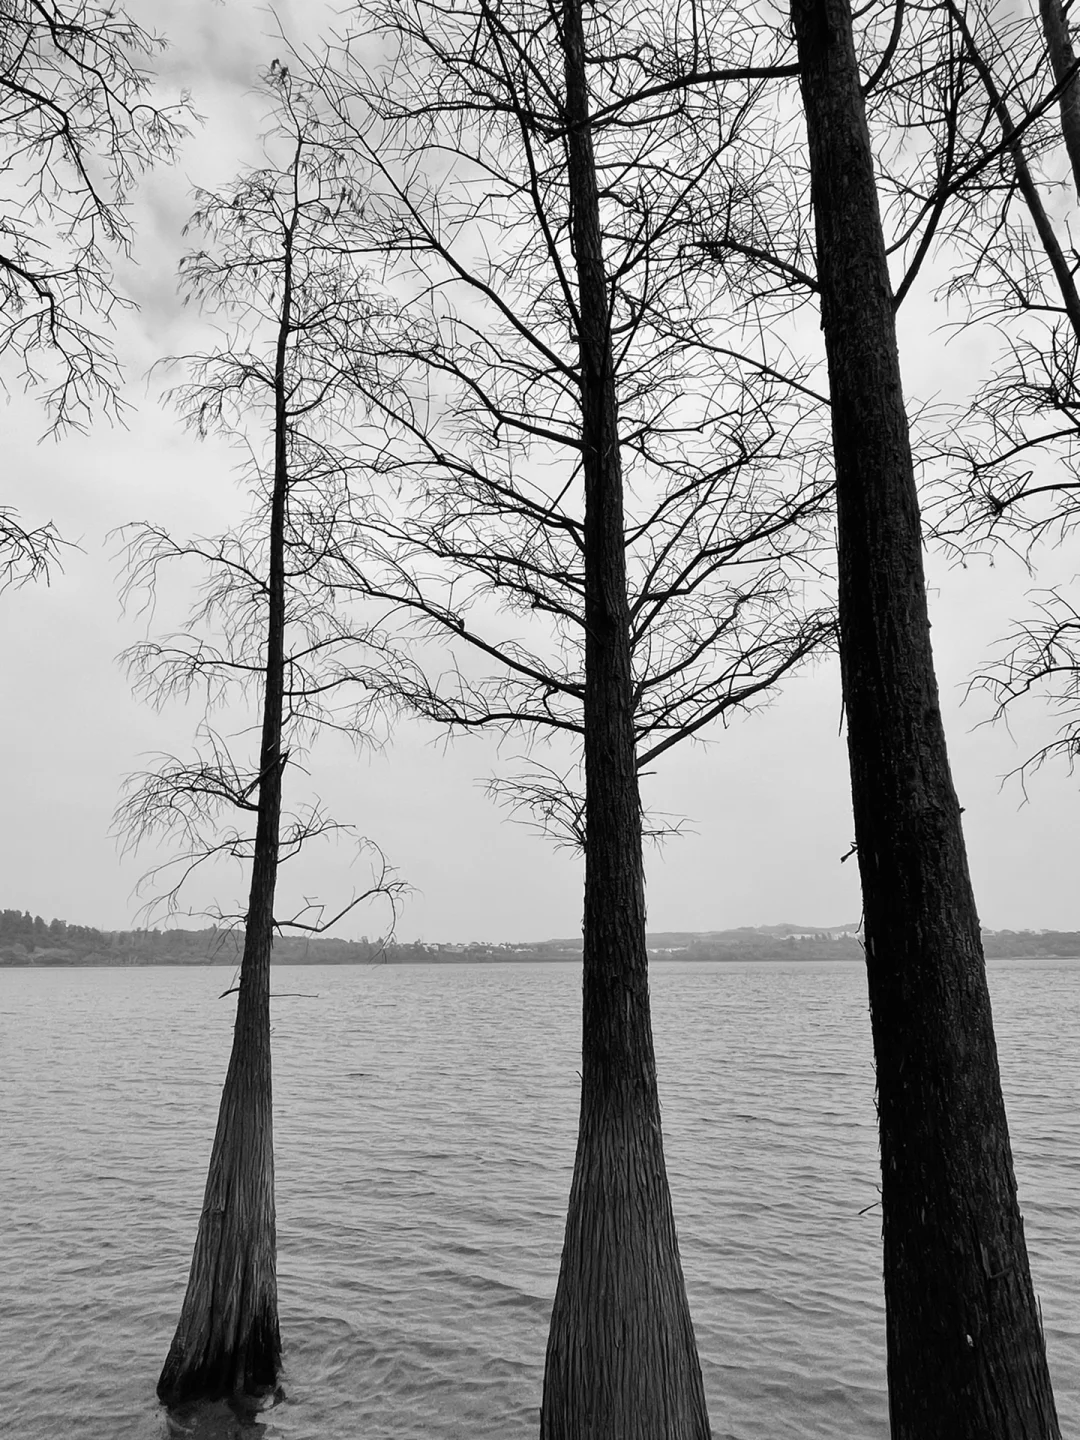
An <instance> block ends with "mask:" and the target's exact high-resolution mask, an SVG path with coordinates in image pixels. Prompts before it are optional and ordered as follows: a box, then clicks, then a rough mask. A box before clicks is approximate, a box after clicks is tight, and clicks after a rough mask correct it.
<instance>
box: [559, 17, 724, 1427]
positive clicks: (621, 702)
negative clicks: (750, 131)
mask: <svg viewBox="0 0 1080 1440" xmlns="http://www.w3.org/2000/svg"><path fill="white" fill-rule="evenodd" d="M563 16H564V26H565V33H564V46H565V54H566V88H567V124H568V126H569V127H570V136H569V140H568V146H569V178H570V187H571V206H572V238H573V246H574V255H575V262H576V266H577V275H578V287H579V306H580V317H579V318H580V356H581V384H582V427H583V440H584V453H583V466H584V477H585V568H586V642H585V644H586V649H585V780H586V846H585V915H584V957H583V965H584V980H583V987H584V995H583V1014H582V1076H581V1079H582V1086H581V1117H580V1127H579V1132H578V1146H577V1156H576V1160H575V1164H574V1178H573V1183H572V1186H571V1190H570V1203H569V1209H568V1213H567V1221H566V1238H565V1243H564V1248H563V1255H562V1265H561V1268H560V1273H559V1282H558V1288H557V1290H556V1295H555V1304H554V1308H553V1311H552V1316H551V1331H550V1335H549V1339H548V1348H547V1365H546V1371H545V1376H544V1396H543V1405H542V1409H541V1418H540V1433H541V1436H542V1440H709V1433H710V1432H709V1422H708V1416H707V1413H706V1408H705V1395H704V1390H703V1387H702V1381H701V1368H700V1365H699V1363H698V1358H697V1349H696V1345H695V1341H694V1332H693V1326H692V1324H691V1320H690V1310H689V1305H688V1303H687V1299H686V1289H685V1286H684V1283H683V1275H682V1265H681V1262H680V1260H679V1246H678V1240H677V1237H676V1234H675V1221H674V1216H673V1214H672V1208H671V1195H670V1192H669V1189H668V1182H667V1172H666V1169H665V1165H664V1146H663V1138H662V1135H661V1127H660V1103H659V1098H658V1094H657V1087H656V1061H655V1057H654V1053H653V1039H652V1023H651V1019H650V1014H649V975H648V955H647V952H646V948H645V888H644V879H643V867H642V841H641V804H640V799H639V795H638V781H637V767H636V755H635V743H634V723H633V702H632V670H631V651H630V617H629V606H628V601H627V593H626V557H625V548H624V538H623V507H622V472H621V465H620V457H619V443H618V422H617V410H616V397H615V381H614V372H613V361H612V346H611V337H610V321H609V313H608V289H607V281H606V276H605V271H604V260H603V247H602V241H601V233H600V216H599V199H598V194H597V184H596V171H595V163H594V159H593V150H592V140H591V136H590V133H589V128H588V127H589V110H588V93H587V87H586V79H585V61H584V38H583V34H582V24H581V12H580V8H579V0H566V4H565V7H564V11H563Z"/></svg>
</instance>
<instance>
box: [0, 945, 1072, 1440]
mask: <svg viewBox="0 0 1080 1440" xmlns="http://www.w3.org/2000/svg"><path fill="white" fill-rule="evenodd" d="M231 973H232V972H231V971H229V970H228V969H225V968H214V969H202V968H200V969H193V970H181V969H168V970H140V969H136V970H115V969H114V970H36V969H25V970H23V969H19V970H12V969H6V970H0V1071H2V1074H3V1081H4V1083H3V1086H2V1087H0V1133H2V1135H3V1149H2V1151H0V1293H2V1297H3V1303H2V1304H0V1357H2V1360H3V1363H2V1365H0V1434H3V1435H4V1436H8V1435H10V1436H12V1437H15V1440H60V1437H63V1440H83V1437H86V1440H97V1437H101V1440H114V1437H115V1440H126V1437H132V1440H136V1437H137V1440H163V1437H165V1436H166V1435H167V1434H170V1433H173V1434H178V1433H182V1432H181V1431H179V1430H177V1429H172V1430H170V1429H168V1428H167V1425H166V1417H165V1415H164V1413H163V1412H162V1410H161V1409H160V1407H159V1406H158V1405H157V1403H156V1400H155V1396H154V1385H155V1383H156V1380H157V1376H158V1373H159V1370H160V1367H161V1364H162V1361H163V1360H164V1356H165V1352H166V1349H167V1348H168V1344H169V1341H170V1339H171V1337H172V1331H173V1327H174V1326H175V1323H176V1319H177V1316H178V1314H179V1307H180V1302H181V1299H182V1296H183V1290H184V1285H185V1283H186V1279H187V1267H188V1263H189V1261H190V1256H191V1246H192V1244H193V1242H194V1238H195V1229H196V1225H197V1221H198V1214H199V1208H200V1204H201V1200H202V1186H203V1181H204V1178H205V1170H206V1164H207V1160H208V1158H209V1151H210V1142H211V1139H212V1135H213V1127H214V1121H215V1118H216V1113H217V1103H218V1097H219V1094H220V1088H221V1083H222V1080H223V1078H224V1073H225V1066H226V1062H227V1058H228V1049H229V1043H230V1039H231V1024H232V1015H233V1005H234V1001H233V999H232V998H231V997H230V998H229V999H224V1000H219V999H218V996H219V995H220V993H221V991H222V990H225V989H226V988H227V986H228V985H229V983H230V976H231ZM990 976H991V989H992V993H993V998H994V1012H995V1020H996V1024H997V1032H998V1044H999V1049H1000V1052H1001V1064H1002V1073H1003V1078H1004V1084H1005V1091H1006V1100H1007V1102H1008V1107H1009V1118H1010V1124H1011V1128H1012V1134H1013V1143H1014V1149H1015V1152H1016V1162H1017V1171H1018V1176H1019V1181H1020V1196H1021V1203H1022V1206H1023V1209H1024V1212H1025V1221H1026V1229H1027V1236H1028V1244H1029V1250H1030V1254H1031V1262H1032V1270H1033V1273H1034V1276H1035V1284H1036V1289H1037V1290H1038V1292H1039V1294H1040V1297H1041V1302H1042V1308H1043V1317H1044V1323H1045V1328H1046V1336H1047V1345H1048V1349H1049V1353H1050V1362H1051V1369H1052V1371H1053V1376H1054V1381H1055V1388H1056V1393H1057V1399H1058V1408H1059V1412H1060V1415H1061V1421H1062V1430H1063V1432H1064V1433H1065V1434H1069V1433H1075V1432H1077V1431H1078V1430H1080V1343H1078V1342H1080V1105H1078V1100H1080V1096H1078V1094H1077V1088H1078V1087H1077V1073H1078V1065H1077V1059H1078V1056H1077V1051H1078V1044H1077V1040H1078V1035H1080V963H1077V962H1075V961H1060V960H1038V961H1023V962H1018V961H1000V962H991V965H990ZM274 989H275V992H276V995H277V998H276V999H275V1002H274V1055H275V1126H276V1148H277V1193H278V1244H279V1290H280V1305H281V1326H282V1338H283V1343H284V1351H285V1366H286V1369H285V1375H284V1377H283V1383H284V1388H285V1392H286V1396H287V1398H286V1399H285V1401H284V1402H283V1403H281V1404H279V1405H277V1406H275V1407H273V1408H272V1409H268V1410H265V1411H263V1412H262V1414H261V1415H260V1416H259V1417H258V1421H257V1424H256V1427H255V1428H254V1429H248V1430H246V1431H244V1432H243V1433H245V1434H246V1435H262V1436H264V1437H265V1440H278V1437H282V1440H285V1437H289V1440H346V1437H349V1440H419V1437H439V1440H484V1437H491V1440H525V1437H532V1436H535V1434H536V1429H537V1420H538V1407H539V1402H540V1388H541V1382H542V1377H543V1357H544V1345H545V1340H546V1334H547V1322H548V1316H549V1312H550V1307H551V1300H552V1296H553V1294H554V1289H555V1281H556V1278H557V1273H558V1264H559V1252H560V1248H561V1243H562V1225H563V1217H564V1212H565V1205H566V1198H567V1193H568V1189H569V1182H570V1167H571V1164H572V1160H573V1149H574V1138H575V1132H576V1123H577V1101H578V1077H577V1071H578V1068H579V1060H578V1049H579V1039H578V1026H579V1020H578V1011H579V1002H580V971H579V969H578V967H576V966H571V965H470V966H465V965H460V966H458V965H455V966H394V967H386V966H382V967H378V966H377V967H370V968H369V967H322V966H319V967H314V966H311V967H275V972H274ZM652 990H653V1009H654V1024H655V1029H656V1042H657V1055H658V1064H659V1070H660V1087H661V1098H662V1101H663V1106H664V1132H665V1143H666V1149H667V1158H668V1168H669V1174H670V1178H671V1185H672V1192H673V1196H674V1202H675V1211H676V1218H677V1221H678V1224H679V1232H680V1240H681V1246H682V1256H683V1265H684V1269H685V1271H686V1278H687V1287H688V1290H689V1294H690V1303H691V1308H692V1311H693V1315H694V1322H695V1327H696V1331H697V1337H698V1345H699V1350H700V1353H701V1360H702V1367H703V1371H704V1376H705V1385H706V1393H707V1395H708V1399H709V1407H710V1417H711V1421H712V1428H713V1433H714V1436H715V1437H716V1440H728V1437H736V1440H785V1437H791V1440H796V1437H797V1440H811V1437H822V1440H826V1437H828V1440H842V1437H851V1440H885V1437H886V1435H887V1433H888V1425H887V1409H886V1401H885V1390H884V1385H885V1380H884V1314H883V1306H882V1300H881V1278H880V1211H879V1209H878V1208H877V1204H876V1201H877V1173H876V1172H877V1146H876V1135H875V1116H874V1104H873V1073H872V1065H871V1054H870V1036H869V1020H868V1016H867V1007H866V992H865V977H864V974H863V971H862V967H861V966H859V965H857V964H838V963H831V962H819V963H814V962H804V963H801V964H799V963H792V964H777V963H774V964H750V963H747V964H706V963H701V964H685V963H679V962H674V963H666V964H661V965H656V966H654V967H653V976H652ZM232 1424H233V1422H232V1421H231V1419H230V1417H229V1416H228V1414H227V1412H224V1411H222V1412H221V1413H219V1414H217V1413H216V1414H215V1415H205V1416H203V1417H202V1420H201V1422H200V1426H199V1428H198V1432H197V1433H198V1434H199V1435H205V1437H206V1440H210V1437H211V1436H213V1437H214V1440H225V1437H226V1436H229V1435H230V1434H231V1433H232V1431H231V1429H230V1425H232ZM208 1427H209V1428H208ZM215 1427H216V1428H215ZM193 1433H194V1432H193Z"/></svg>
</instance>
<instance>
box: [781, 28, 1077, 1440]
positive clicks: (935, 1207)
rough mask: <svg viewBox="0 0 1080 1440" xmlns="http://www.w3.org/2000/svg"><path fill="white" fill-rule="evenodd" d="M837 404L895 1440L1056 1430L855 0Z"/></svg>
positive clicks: (824, 246)
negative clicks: (997, 1038) (934, 622)
mask: <svg viewBox="0 0 1080 1440" xmlns="http://www.w3.org/2000/svg"><path fill="white" fill-rule="evenodd" d="M792 19H793V21H794V26H795V34H796V39H797V42H798V49H799V61H800V67H801V69H800V80H801V86H802V94H803V103H804V107H805V111H806V127H807V134H808V139H809V147H810V169H811V177H812V199H813V206H814V215H815V222H816V227H817V253H818V275H819V280H820V284H821V315H822V327H823V329H824V332H825V344H826V351H827V355H828V363H829V378H830V384H831V392H832V420H833V443H834V449H835V457H836V489H837V519H838V531H839V539H838V548H839V572H840V636H841V646H840V657H841V667H842V674H843V685H844V701H845V705H846V708H847V726H848V750H849V756H850V763H851V783H852V796H853V803H854V811H855V835H856V842H857V845H858V857H859V867H860V873H861V876H862V885H863V906H864V915H865V924H866V960H867V972H868V979H869V990H870V1012H871V1022H872V1026H873V1036H874V1052H875V1058H876V1063H877V1084H878V1110H879V1121H880V1133H881V1163H882V1212H883V1238H884V1270H885V1306H886V1331H887V1342H888V1375H889V1403H890V1415H891V1424H892V1434H893V1436H894V1437H895V1440H931V1437H933V1440H991V1437H992V1440H1014V1437H1015V1440H1019V1437H1021V1436H1023V1437H1027V1440H1032V1437H1039V1440H1047V1437H1057V1436H1058V1434H1059V1431H1058V1423H1057V1416H1056V1413H1055V1409H1054V1400H1053V1394H1052V1391H1051V1387H1050V1379H1049V1374H1048V1371H1047V1366H1046V1357H1045V1350H1044V1346H1043V1338H1042V1331H1041V1326H1040V1323H1039V1316H1038V1312H1037V1309H1036V1305H1035V1299H1034V1295H1033V1292H1032V1286H1031V1277H1030V1274H1029V1271H1028V1260H1027V1251H1026V1247H1025V1243H1024V1232H1023V1224H1022V1221H1021V1218H1020V1212H1019V1208H1018V1205H1017V1199H1016V1182H1015V1180H1014V1177H1013V1164H1012V1154H1011V1151H1010V1147H1009V1135H1008V1127H1007V1124H1006V1119H1005V1108H1004V1104H1003V1102H1002V1097H1001V1084H1000V1079H999V1075H998V1062H997V1051H996V1047H995V1043H994V1030H993V1022H992V1018H991V1013H990V1000H989V995H988V992H987V986H986V973H985V965H984V962H983V955H982V944H981V939H980V930H979V920H978V916H977V914H976V911H975V902H974V896H973V894H972V890H971V883H970V880H969V877H968V869H967V857H966V853H965V849H964V840H963V834H962V829H961V823H960V808H959V805H958V803H957V799H956V794H955V792H954V790H953V784H952V778H951V775H950V772H949V763H948V756H947V753H946V748H945V736H944V730H943V727H942V721H941V713H940V708H939V704H938V695H937V683H936V679H935V676H934V667H933V657H932V653H931V647H930V627H929V621H928V617H927V609H926V591H925V582H924V578H923V568H922V538H921V527H920V520H919V508H918V501H917V497H916V489H915V480H914V472H913V467H912V461H911V452H910V445H909V439H908V429H907V419H906V415H905V410H904V401H903V393H902V390H901V383H900V367H899V360H898V357H897V349H896V331H895V323H894V317H893V305H892V294H891V288H890V283H889V275H888V269H887V265H886V258H885V248H884V243H883V238H882V232H881V222H880V217H879V212H878V204H877V194H876V189H875V184H874V170H873V162H872V157H871V151H870V141H869V135H868V132H867V126H866V118H865V111H864V108H863V101H862V95H861V91H860V88H859V87H860V82H859V74H858V70H857V67H856V60H855V50H854V45H853V41H852V29H851V12H850V8H849V4H848V0H792Z"/></svg>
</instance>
